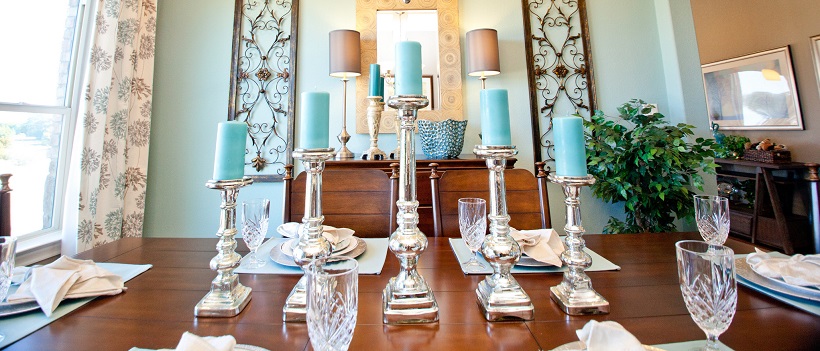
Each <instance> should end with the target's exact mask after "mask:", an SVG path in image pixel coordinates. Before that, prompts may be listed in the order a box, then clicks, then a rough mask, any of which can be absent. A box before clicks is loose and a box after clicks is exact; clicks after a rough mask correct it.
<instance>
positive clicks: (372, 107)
mask: <svg viewBox="0 0 820 351" xmlns="http://www.w3.org/2000/svg"><path fill="white" fill-rule="evenodd" d="M367 100H370V104H369V105H368V106H367V131H368V132H369V133H370V148H369V149H367V151H365V152H364V153H363V154H362V160H383V159H385V158H386V157H387V155H386V154H385V153H384V151H382V150H381V149H379V125H380V124H381V121H382V111H384V102H382V101H381V100H382V97H381V96H368V97H367Z"/></svg>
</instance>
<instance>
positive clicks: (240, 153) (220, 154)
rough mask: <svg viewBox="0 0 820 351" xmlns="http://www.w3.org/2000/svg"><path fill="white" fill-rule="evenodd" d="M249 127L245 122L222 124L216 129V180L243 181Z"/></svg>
mask: <svg viewBox="0 0 820 351" xmlns="http://www.w3.org/2000/svg"><path fill="white" fill-rule="evenodd" d="M247 140H248V125H247V124H245V122H239V121H227V122H220V123H219V125H218V126H217V129H216V153H215V154H214V177H213V179H214V180H231V179H242V177H243V176H244V175H245V143H246V142H247Z"/></svg>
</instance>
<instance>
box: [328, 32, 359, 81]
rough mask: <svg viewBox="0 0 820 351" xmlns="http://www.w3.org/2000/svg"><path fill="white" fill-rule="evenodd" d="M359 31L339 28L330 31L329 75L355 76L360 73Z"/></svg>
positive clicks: (340, 76)
mask: <svg viewBox="0 0 820 351" xmlns="http://www.w3.org/2000/svg"><path fill="white" fill-rule="evenodd" d="M359 38H360V35H359V32H357V31H355V30H349V29H340V30H334V31H332V32H330V76H332V77H339V78H344V77H355V76H360V75H361V74H362V62H361V43H360V40H359Z"/></svg>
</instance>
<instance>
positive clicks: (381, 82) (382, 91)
mask: <svg viewBox="0 0 820 351" xmlns="http://www.w3.org/2000/svg"><path fill="white" fill-rule="evenodd" d="M376 95H378V96H381V97H382V100H384V77H379V93H378V94H376Z"/></svg>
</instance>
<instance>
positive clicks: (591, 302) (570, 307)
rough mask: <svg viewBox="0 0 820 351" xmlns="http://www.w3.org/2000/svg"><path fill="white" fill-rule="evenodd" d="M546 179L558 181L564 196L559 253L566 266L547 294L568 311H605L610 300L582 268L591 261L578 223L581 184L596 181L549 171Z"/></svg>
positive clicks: (604, 312) (576, 312) (584, 184)
mask: <svg viewBox="0 0 820 351" xmlns="http://www.w3.org/2000/svg"><path fill="white" fill-rule="evenodd" d="M548 179H549V180H550V181H551V182H553V183H556V184H558V185H560V186H561V187H562V188H563V190H564V196H566V201H565V202H564V203H565V204H566V208H567V224H566V226H564V230H565V231H566V232H567V236H566V238H565V243H566V244H567V249H566V250H565V251H564V252H563V253H561V261H562V262H563V263H564V264H565V265H566V266H567V271H566V272H564V278H563V280H562V281H561V284H558V285H556V286H553V287H551V288H550V297H551V298H552V300H553V301H555V303H557V304H558V305H559V306H560V307H561V309H562V310H563V311H564V312H565V313H566V314H569V315H586V314H606V313H609V302H608V301H607V300H606V299H605V298H604V297H603V296H601V294H599V293H598V292H596V291H595V290H594V289H593V288H592V281H591V280H590V278H589V276H588V275H587V274H586V273H585V272H584V270H585V269H587V268H589V266H591V265H592V258H591V257H590V256H589V254H587V253H586V252H584V248H585V247H586V245H585V244H584V239H583V238H582V236H583V235H584V227H583V226H582V225H581V200H580V195H581V187H583V186H588V185H592V184H595V178H594V177H593V176H591V175H587V176H582V177H572V176H560V175H556V174H554V173H553V174H550V175H549V177H548Z"/></svg>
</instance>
